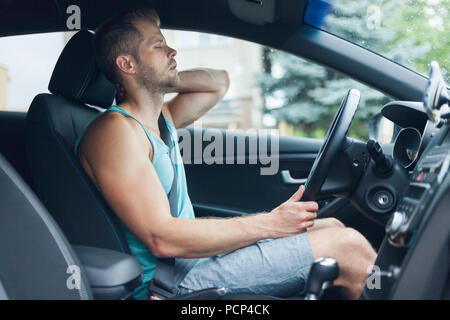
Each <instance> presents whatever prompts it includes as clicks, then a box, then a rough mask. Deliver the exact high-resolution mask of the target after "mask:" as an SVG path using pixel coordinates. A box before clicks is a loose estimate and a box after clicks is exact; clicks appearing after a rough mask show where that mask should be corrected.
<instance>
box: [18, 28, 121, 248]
mask: <svg viewBox="0 0 450 320" xmlns="http://www.w3.org/2000/svg"><path fill="white" fill-rule="evenodd" d="M92 38H93V34H92V33H90V32H88V31H80V32H78V33H77V34H75V35H74V36H73V37H72V38H71V39H70V41H69V42H68V43H67V45H66V47H65V48H64V50H63V52H62V53H61V55H60V57H59V59H58V62H57V63H56V66H55V69H54V71H53V74H52V77H51V80H50V84H49V91H50V92H51V93H52V94H45V93H44V94H39V95H37V96H36V97H35V98H34V100H33V102H32V104H31V106H30V108H29V111H28V114H27V125H26V151H27V158H28V164H29V168H30V171H31V176H32V179H33V183H34V187H35V191H36V193H37V194H38V196H39V197H40V199H41V200H42V202H43V203H44V204H45V206H46V207H47V208H48V210H49V211H50V213H51V214H52V215H53V217H54V219H55V220H56V222H57V223H58V224H59V225H60V227H61V229H62V230H63V231H64V233H65V235H66V236H67V238H68V240H69V242H70V243H71V244H76V245H86V246H93V247H100V248H106V249H112V250H116V251H120V252H124V253H130V249H129V247H128V244H127V242H126V240H125V238H124V236H123V234H122V232H121V230H120V229H119V227H118V225H119V224H118V221H117V217H116V215H115V214H114V213H113V211H112V210H111V208H110V207H109V206H108V204H107V203H106V201H105V200H104V198H103V196H102V195H101V194H100V192H99V191H98V190H97V189H96V188H95V187H94V185H93V183H92V181H91V180H90V179H89V177H88V176H87V174H86V173H85V172H84V170H83V168H82V167H81V165H80V164H79V162H78V160H77V159H76V158H75V156H74V152H73V149H74V145H75V142H76V139H77V137H78V136H79V135H80V134H81V133H82V132H83V130H84V129H85V128H86V127H87V126H88V125H89V123H90V121H92V120H93V119H94V118H95V117H96V116H98V115H99V114H100V112H101V111H99V110H98V109H96V108H93V107H90V106H88V105H93V106H97V107H101V108H108V107H109V106H111V104H112V102H113V100H114V95H115V88H114V86H113V85H112V84H111V83H110V82H109V81H108V80H107V79H106V78H105V76H104V75H103V74H102V73H101V72H100V71H99V70H98V68H97V66H96V64H95V61H94V56H93V54H92V45H91V43H92Z"/></svg>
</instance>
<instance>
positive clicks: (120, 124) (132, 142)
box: [80, 112, 144, 156]
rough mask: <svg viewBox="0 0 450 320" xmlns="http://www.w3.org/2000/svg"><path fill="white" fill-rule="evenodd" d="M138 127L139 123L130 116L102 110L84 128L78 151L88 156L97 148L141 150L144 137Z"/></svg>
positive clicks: (104, 149)
mask: <svg viewBox="0 0 450 320" xmlns="http://www.w3.org/2000/svg"><path fill="white" fill-rule="evenodd" d="M139 129H140V127H139V124H138V123H137V122H136V121H134V120H133V119H131V118H127V117H125V116H123V115H121V114H119V113H117V112H104V113H103V114H102V115H100V116H99V117H97V119H95V120H94V121H93V122H92V123H91V125H90V126H89V128H88V129H87V130H86V133H85V136H84V138H83V141H82V145H81V146H80V151H81V152H82V154H83V155H84V156H89V154H90V153H91V152H92V151H93V152H94V153H95V154H97V153H98V151H99V150H101V151H102V152H109V151H113V150H116V151H119V150H121V149H128V150H129V149H130V148H138V149H141V150H142V144H143V142H142V140H144V139H143V137H142V133H140V132H139ZM141 130H142V129H141ZM110 149H111V150H110Z"/></svg>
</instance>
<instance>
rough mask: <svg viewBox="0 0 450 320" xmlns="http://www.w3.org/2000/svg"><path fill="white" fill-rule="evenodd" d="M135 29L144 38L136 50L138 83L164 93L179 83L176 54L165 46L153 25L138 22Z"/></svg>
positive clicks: (164, 41) (157, 29)
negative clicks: (137, 56) (137, 55)
mask: <svg viewBox="0 0 450 320" xmlns="http://www.w3.org/2000/svg"><path fill="white" fill-rule="evenodd" d="M136 27H137V28H138V29H139V30H140V31H141V33H142V35H143V37H144V40H143V41H142V42H141V43H140V45H139V48H138V54H139V61H138V73H137V77H138V81H139V82H140V85H142V86H144V87H145V88H147V89H148V90H151V91H153V92H157V93H160V92H162V93H166V92H167V91H169V90H170V89H171V88H173V87H176V86H177V84H178V82H179V81H180V78H179V76H178V71H177V69H176V67H177V64H176V61H175V55H176V54H177V52H176V51H175V50H174V49H172V48H170V47H169V46H167V44H166V40H165V38H164V36H163V35H162V33H161V31H160V29H159V28H158V26H156V25H155V24H153V23H151V22H147V21H138V22H136Z"/></svg>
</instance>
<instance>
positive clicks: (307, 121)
mask: <svg viewBox="0 0 450 320" xmlns="http://www.w3.org/2000/svg"><path fill="white" fill-rule="evenodd" d="M311 1H312V0H311ZM433 1H434V3H437V4H435V5H433V9H434V10H438V9H439V8H440V9H442V3H443V2H448V1H449V0H441V1H439V0H433ZM436 1H438V2H436ZM409 2H411V4H412V7H414V8H413V9H412V8H411V5H406V6H405V2H404V1H403V0H385V1H377V2H376V5H378V6H379V9H380V21H379V25H378V26H376V27H375V28H373V27H372V26H371V25H369V24H368V17H367V15H368V8H369V6H373V5H374V1H369V0H358V1H354V0H338V1H335V5H334V7H333V10H332V13H331V14H329V15H327V17H326V20H325V27H324V29H326V30H330V31H331V32H332V33H334V34H336V35H338V36H340V37H343V38H345V39H348V40H350V41H351V42H353V43H356V44H358V45H361V46H363V47H367V48H369V49H371V50H374V51H375V52H378V53H381V54H383V55H385V56H386V57H389V58H390V59H392V60H394V61H396V62H398V63H400V64H404V65H411V63H412V64H415V65H422V66H425V67H422V68H419V70H421V71H423V70H424V69H426V64H424V62H426V63H429V61H430V60H431V57H433V59H437V60H439V59H442V61H444V63H445V61H447V62H448V47H449V46H448V42H447V43H445V41H443V43H439V44H436V43H434V42H439V39H440V40H441V41H442V40H446V38H445V39H443V38H442V35H441V34H440V35H439V36H433V37H420V35H419V34H418V35H416V36H415V37H411V36H410V34H409V33H410V32H412V31H411V27H410V26H411V25H413V26H414V28H413V32H416V33H419V31H420V32H422V31H423V30H426V31H423V32H425V33H427V32H431V31H427V30H430V29H429V28H431V26H429V23H428V22H427V20H426V19H425V18H424V14H423V11H424V10H428V11H430V10H429V9H426V8H428V7H427V6H426V4H425V2H426V1H425V0H424V1H420V0H412V1H409ZM416 2H418V3H420V5H417V6H414V5H415V3H416ZM399 8H400V9H401V10H399ZM416 23H417V26H416ZM427 23H428V24H427ZM445 23H447V22H445ZM425 25H427V26H428V27H427V26H425ZM445 26H448V25H447V24H445ZM408 28H409V29H408ZM420 28H422V29H420ZM426 28H428V29H426ZM447 30H448V29H447ZM263 56H264V66H265V71H264V73H262V74H260V75H258V77H257V83H258V85H259V86H260V88H261V89H262V92H263V96H264V101H265V106H264V112H265V113H266V114H270V115H272V116H273V117H275V119H276V120H277V121H278V122H279V121H282V120H284V121H286V122H288V123H291V124H292V125H294V126H295V130H294V133H295V134H296V135H300V136H307V137H323V136H324V135H325V130H326V129H327V128H328V126H329V123H330V121H331V119H332V118H333V116H334V114H335V113H336V111H337V108H338V107H339V105H340V102H341V100H342V99H343V97H344V96H345V94H346V92H347V90H348V89H350V88H355V89H358V90H360V91H361V102H360V106H359V109H358V111H357V114H356V117H355V120H354V122H353V125H352V128H351V130H350V135H352V136H354V137H357V138H359V139H362V140H365V139H367V120H368V119H369V118H370V117H371V116H372V115H373V114H375V113H377V112H379V110H380V107H381V106H382V105H384V104H385V103H386V102H387V101H389V98H388V97H386V96H384V95H383V94H381V93H380V92H378V91H376V90H373V89H370V88H368V87H367V86H364V85H362V84H361V83H359V82H357V81H354V80H352V79H349V78H348V77H347V76H344V75H342V74H340V73H338V72H336V71H334V70H331V69H329V68H325V67H322V66H319V65H317V64H314V63H311V62H308V61H306V60H304V59H301V58H298V57H296V56H294V55H291V54H286V53H284V52H281V51H278V50H272V49H265V50H264V54H263ZM445 59H447V60H445ZM444 68H446V66H445V64H444Z"/></svg>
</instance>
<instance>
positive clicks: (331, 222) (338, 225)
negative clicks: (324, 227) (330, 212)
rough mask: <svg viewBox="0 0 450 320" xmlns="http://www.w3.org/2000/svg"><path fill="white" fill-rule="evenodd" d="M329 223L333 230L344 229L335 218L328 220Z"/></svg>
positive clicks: (343, 225)
mask: <svg viewBox="0 0 450 320" xmlns="http://www.w3.org/2000/svg"><path fill="white" fill-rule="evenodd" d="M328 219H329V221H330V225H331V226H332V227H334V228H345V224H343V223H342V222H341V221H339V220H338V219H336V218H328Z"/></svg>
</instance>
